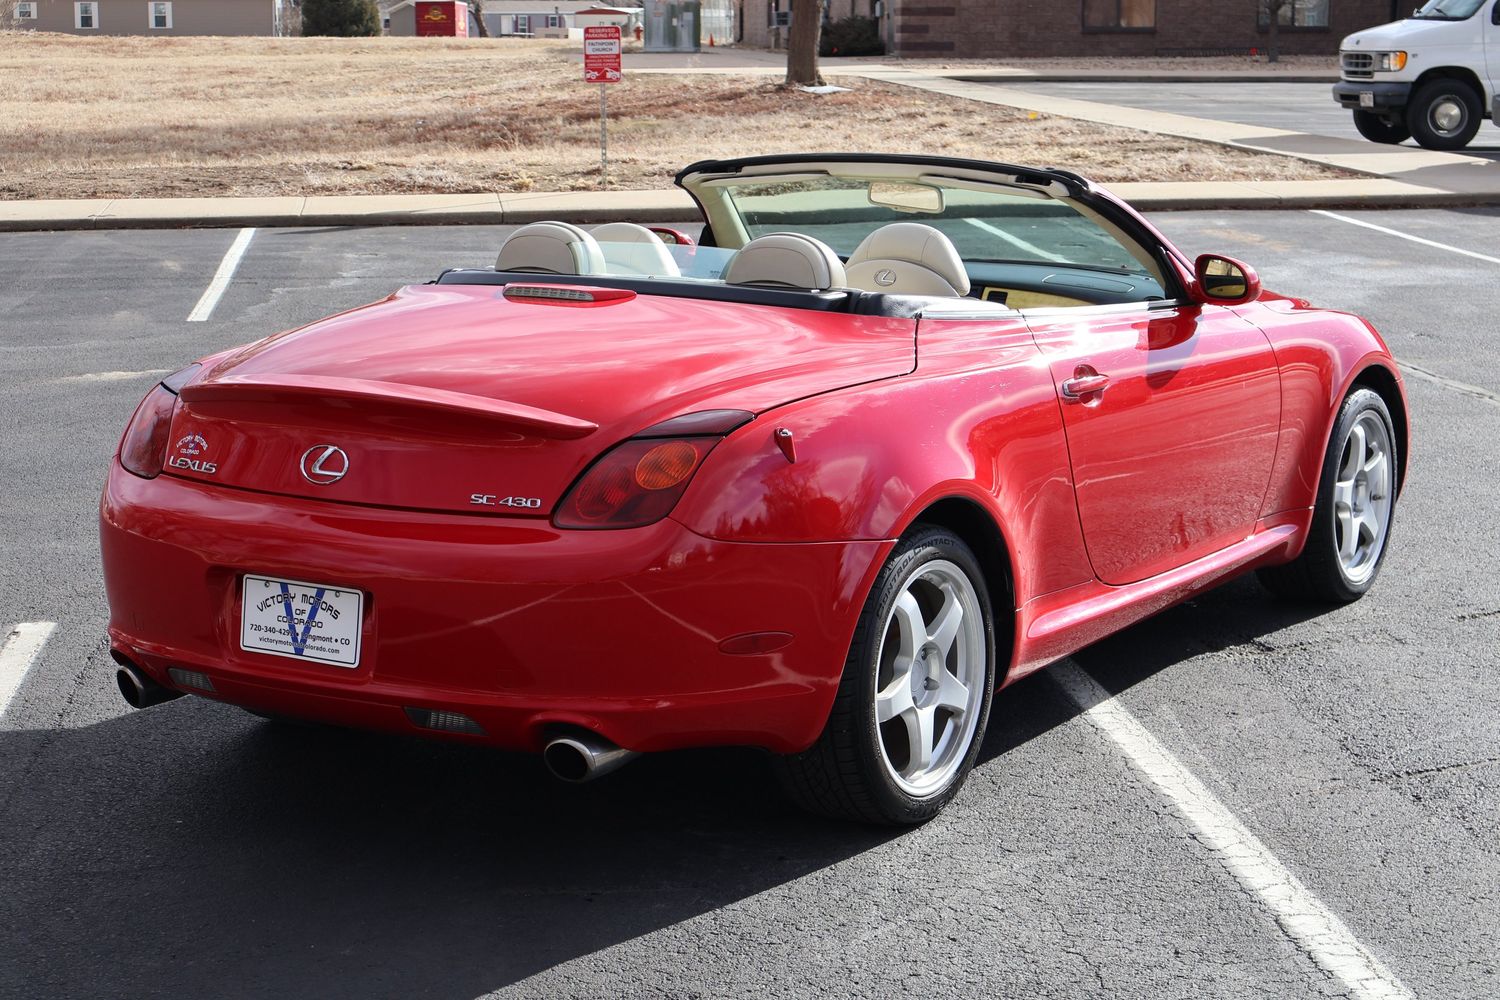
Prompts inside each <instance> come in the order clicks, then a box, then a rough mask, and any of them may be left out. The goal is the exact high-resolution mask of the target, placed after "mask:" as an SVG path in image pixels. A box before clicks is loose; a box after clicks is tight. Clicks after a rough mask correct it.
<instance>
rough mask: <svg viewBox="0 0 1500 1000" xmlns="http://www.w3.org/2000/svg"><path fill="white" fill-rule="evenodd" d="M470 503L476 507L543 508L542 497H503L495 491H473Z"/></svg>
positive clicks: (470, 495)
mask: <svg viewBox="0 0 1500 1000" xmlns="http://www.w3.org/2000/svg"><path fill="white" fill-rule="evenodd" d="M469 503H471V504H474V505H475V506H476V507H517V508H520V509H523V510H541V509H542V501H541V498H540V497H502V496H496V495H495V494H493V493H471V494H469Z"/></svg>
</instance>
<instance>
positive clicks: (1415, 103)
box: [1333, 0, 1500, 149]
mask: <svg viewBox="0 0 1500 1000" xmlns="http://www.w3.org/2000/svg"><path fill="white" fill-rule="evenodd" d="M1339 64H1340V67H1341V70H1342V72H1341V79H1340V81H1339V82H1338V83H1336V84H1334V87H1333V96H1334V99H1335V100H1337V101H1338V102H1339V103H1340V104H1342V105H1343V106H1344V107H1346V108H1349V109H1350V110H1352V111H1353V112H1354V127H1355V128H1357V129H1359V134H1360V135H1362V136H1364V137H1365V138H1366V139H1370V140H1372V141H1374V142H1392V143H1394V142H1401V141H1402V140H1404V139H1407V138H1409V137H1415V138H1416V140H1417V142H1418V143H1419V144H1420V145H1422V146H1425V147H1426V148H1428V149H1462V148H1463V147H1464V146H1467V145H1468V144H1469V140H1471V139H1473V138H1474V133H1476V132H1478V131H1479V124H1480V122H1481V121H1482V120H1483V119H1485V118H1496V117H1497V115H1496V103H1497V98H1496V96H1495V94H1496V89H1497V87H1496V80H1500V0H1429V2H1427V3H1425V4H1423V5H1422V6H1421V7H1419V8H1417V10H1416V11H1415V12H1414V13H1413V14H1412V15H1411V17H1408V18H1406V19H1405V20H1402V21H1395V22H1392V23H1391V24H1382V25H1380V26H1379V27H1378V28H1368V29H1366V30H1365V31H1356V32H1355V33H1354V34H1352V35H1350V36H1349V37H1348V38H1345V39H1344V41H1343V43H1342V44H1341V45H1340V46H1339ZM1497 120H1500V118H1497Z"/></svg>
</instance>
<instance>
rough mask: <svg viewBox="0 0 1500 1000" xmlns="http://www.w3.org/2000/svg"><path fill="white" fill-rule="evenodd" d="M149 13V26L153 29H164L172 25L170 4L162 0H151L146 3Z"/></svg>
mask: <svg viewBox="0 0 1500 1000" xmlns="http://www.w3.org/2000/svg"><path fill="white" fill-rule="evenodd" d="M146 9H147V10H148V11H150V13H151V27H152V28H154V29H165V28H170V27H172V4H171V3H170V2H167V3H163V2H162V0H152V2H151V3H148V4H147V5H146Z"/></svg>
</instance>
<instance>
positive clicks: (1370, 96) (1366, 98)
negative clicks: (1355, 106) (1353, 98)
mask: <svg viewBox="0 0 1500 1000" xmlns="http://www.w3.org/2000/svg"><path fill="white" fill-rule="evenodd" d="M1359 106H1360V107H1362V108H1373V107H1374V106H1375V92H1374V91H1372V90H1361V91H1360V92H1359Z"/></svg>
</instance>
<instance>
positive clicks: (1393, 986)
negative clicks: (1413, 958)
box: [1051, 663, 1412, 1000]
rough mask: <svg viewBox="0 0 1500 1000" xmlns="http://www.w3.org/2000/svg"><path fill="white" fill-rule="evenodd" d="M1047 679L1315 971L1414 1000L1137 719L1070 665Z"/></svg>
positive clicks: (1364, 990)
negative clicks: (1183, 823) (1126, 760)
mask: <svg viewBox="0 0 1500 1000" xmlns="http://www.w3.org/2000/svg"><path fill="white" fill-rule="evenodd" d="M1051 676H1052V678H1053V679H1054V680H1055V681H1056V682H1057V683H1058V685H1059V686H1061V687H1062V689H1063V691H1064V692H1065V693H1066V694H1067V695H1068V697H1069V698H1071V699H1072V700H1073V702H1074V704H1076V705H1077V706H1078V707H1079V708H1080V709H1082V710H1083V717H1084V718H1085V719H1087V720H1088V722H1089V723H1090V725H1092V726H1093V727H1094V728H1095V729H1097V730H1098V731H1099V732H1100V733H1102V734H1103V735H1105V736H1107V737H1109V739H1110V740H1111V741H1113V742H1114V744H1115V745H1116V746H1118V747H1119V748H1120V750H1121V751H1123V752H1124V754H1125V756H1126V757H1128V758H1129V759H1130V762H1131V764H1132V765H1133V766H1134V768H1135V770H1136V771H1137V772H1138V773H1139V774H1140V775H1141V776H1142V777H1143V778H1145V779H1146V781H1147V782H1149V783H1150V785H1151V786H1152V787H1153V788H1154V789H1155V790H1156V791H1157V792H1158V793H1159V794H1160V795H1161V796H1162V798H1164V799H1166V801H1167V802H1168V804H1169V805H1170V806H1171V808H1172V810H1173V811H1174V812H1175V813H1176V814H1177V815H1178V816H1179V817H1181V818H1182V819H1183V820H1184V821H1186V822H1187V824H1188V825H1189V826H1190V827H1191V828H1192V830H1193V835H1194V838H1195V839H1196V840H1197V841H1198V842H1199V843H1200V844H1202V845H1203V846H1204V847H1207V848H1208V849H1209V850H1210V851H1212V852H1213V853H1214V854H1215V856H1217V858H1218V860H1219V863H1220V864H1222V865H1223V866H1224V868H1225V869H1226V870H1227V871H1228V872H1229V874H1230V875H1232V876H1233V877H1234V879H1235V881H1237V882H1238V883H1239V884H1240V885H1241V887H1243V888H1244V889H1245V891H1246V892H1249V893H1250V894H1252V895H1253V896H1255V897H1256V898H1257V899H1259V900H1260V902H1261V903H1262V904H1263V905H1264V906H1265V907H1266V909H1268V910H1269V911H1270V912H1271V914H1272V916H1274V917H1275V918H1276V923H1277V924H1278V925H1280V927H1281V930H1282V932H1283V933H1285V934H1286V936H1287V937H1288V938H1290V939H1291V940H1292V942H1293V943H1294V944H1296V945H1297V947H1298V949H1299V950H1301V951H1302V952H1304V953H1305V954H1306V955H1307V956H1308V957H1309V958H1311V959H1312V960H1313V961H1314V962H1315V963H1317V965H1318V967H1319V968H1321V969H1323V970H1324V971H1325V972H1327V973H1328V974H1329V975H1331V976H1334V977H1335V978H1337V979H1338V980H1339V981H1340V982H1342V983H1343V984H1344V986H1345V988H1346V989H1347V990H1348V992H1349V996H1351V997H1354V998H1356V1000H1412V994H1411V991H1410V990H1408V989H1407V988H1406V987H1405V986H1404V985H1403V984H1402V982H1401V980H1399V979H1397V978H1396V976H1395V974H1394V973H1392V972H1391V971H1390V970H1389V969H1387V968H1386V967H1385V966H1384V965H1383V964H1382V963H1381V961H1380V959H1378V958H1376V957H1375V956H1374V955H1373V954H1371V953H1370V951H1369V950H1368V949H1367V948H1365V946H1364V945H1362V944H1360V943H1359V940H1358V939H1357V938H1355V936H1354V934H1353V932H1351V931H1350V930H1349V928H1348V927H1347V926H1346V925H1345V924H1344V922H1343V921H1342V920H1340V919H1339V918H1338V916H1337V915H1336V914H1334V913H1333V911H1331V910H1330V909H1328V907H1326V906H1324V905H1323V904H1322V903H1321V902H1319V900H1318V898H1317V897H1316V896H1314V895H1313V894H1312V893H1311V892H1309V891H1308V889H1307V887H1306V886H1304V885H1303V884H1302V883H1301V881H1299V880H1298V878H1297V876H1295V875H1293V874H1292V873H1291V872H1290V871H1288V870H1287V869H1286V867H1285V866H1283V865H1282V864H1281V862H1280V861H1277V860H1276V856H1275V855H1273V854H1272V853H1271V852H1270V850H1268V849H1267V848H1266V846H1265V845H1264V844H1262V843H1261V842H1260V840H1259V839H1258V838H1257V837H1256V836H1255V834H1253V833H1251V832H1250V831H1249V830H1248V829H1246V827H1245V825H1244V824H1243V823H1241V822H1240V821H1239V820H1238V819H1237V818H1235V815H1234V814H1233V813H1232V812H1230V811H1229V809H1228V808H1227V807H1226V806H1225V805H1224V804H1223V803H1222V802H1220V801H1219V800H1218V799H1217V798H1215V797H1214V794H1213V793H1212V792H1210V791H1209V790H1208V788H1207V787H1205V786H1204V784H1203V783H1202V782H1201V781H1199V780H1198V779H1197V778H1196V777H1194V776H1193V774H1192V772H1191V771H1189V770H1188V769H1187V768H1186V767H1184V766H1183V765H1182V762H1181V761H1179V760H1178V759H1177V758H1176V757H1174V756H1173V755H1172V753H1171V751H1169V750H1168V749H1167V748H1166V747H1164V746H1162V745H1161V744H1160V743H1159V742H1157V739H1156V737H1154V736H1152V735H1151V733H1150V732H1149V731H1147V729H1146V727H1145V726H1142V725H1141V724H1140V722H1139V721H1138V720H1137V719H1136V717H1135V716H1133V715H1131V714H1130V712H1129V711H1127V710H1126V709H1125V708H1124V707H1123V706H1122V705H1120V704H1119V703H1118V702H1116V701H1115V700H1114V698H1113V697H1112V696H1111V695H1110V693H1109V692H1108V691H1106V690H1104V688H1102V687H1100V686H1099V684H1098V682H1097V681H1095V680H1094V679H1093V678H1092V677H1090V676H1089V675H1088V674H1086V673H1084V672H1083V670H1081V669H1080V668H1079V667H1078V666H1076V665H1075V664H1073V663H1059V664H1057V665H1056V666H1054V667H1052V670H1051Z"/></svg>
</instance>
